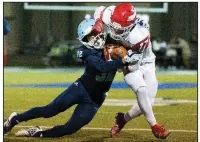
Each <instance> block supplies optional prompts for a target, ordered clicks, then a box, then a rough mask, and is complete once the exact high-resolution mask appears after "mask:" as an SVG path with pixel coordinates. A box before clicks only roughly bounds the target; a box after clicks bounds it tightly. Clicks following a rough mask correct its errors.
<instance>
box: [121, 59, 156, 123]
mask: <svg viewBox="0 0 200 142" xmlns="http://www.w3.org/2000/svg"><path fill="white" fill-rule="evenodd" d="M141 70H142V73H143V76H144V81H145V84H146V87H147V92H148V97H149V99H150V101H151V105H153V104H154V100H155V96H156V93H157V88H158V81H157V78H156V74H155V63H151V64H145V65H143V66H141ZM141 114H142V111H141V110H140V107H139V106H138V104H135V105H133V107H132V108H131V109H130V110H129V111H128V112H127V113H126V114H125V116H124V117H125V120H126V122H128V121H130V120H132V119H134V118H136V117H138V116H140V115H141Z"/></svg>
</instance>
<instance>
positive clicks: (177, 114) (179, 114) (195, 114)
mask: <svg viewBox="0 0 200 142" xmlns="http://www.w3.org/2000/svg"><path fill="white" fill-rule="evenodd" d="M27 110H28V109H15V110H12V111H11V112H25V111H27ZM68 112H70V113H72V112H73V111H68ZM115 113H116V112H97V114H115ZM154 114H155V115H169V116H182V115H192V116H197V113H186V114H185V113H170V114H169V113H157V112H154Z"/></svg>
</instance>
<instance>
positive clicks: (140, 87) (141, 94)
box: [111, 70, 156, 136]
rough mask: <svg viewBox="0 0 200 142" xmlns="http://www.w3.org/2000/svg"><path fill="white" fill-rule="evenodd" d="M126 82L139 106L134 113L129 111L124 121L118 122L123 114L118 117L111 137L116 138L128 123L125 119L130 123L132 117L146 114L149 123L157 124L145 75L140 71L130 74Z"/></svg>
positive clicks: (134, 109)
mask: <svg viewBox="0 0 200 142" xmlns="http://www.w3.org/2000/svg"><path fill="white" fill-rule="evenodd" d="M125 81H126V83H127V84H128V85H129V86H130V87H131V89H132V90H133V91H134V92H135V93H136V96H137V101H138V106H137V105H136V107H134V108H133V111H132V110H131V111H129V112H128V113H127V114H126V115H125V117H124V120H123V121H122V120H121V121H120V120H118V119H123V117H122V116H123V114H122V113H119V114H118V115H117V116H116V125H115V126H113V128H112V129H111V136H115V135H116V134H117V133H119V132H120V130H121V129H122V128H123V126H124V125H125V123H126V122H125V119H127V118H128V121H130V120H131V119H132V117H137V116H139V115H141V114H142V113H144V115H145V117H146V119H147V121H148V123H149V124H150V125H151V126H153V125H155V124H156V119H155V116H154V114H153V110H152V106H151V101H150V100H149V97H148V92H147V87H146V83H145V81H144V78H143V73H142V72H141V71H140V70H137V71H135V72H131V73H128V74H127V75H126V76H125ZM130 112H131V113H130ZM129 113H130V114H129ZM127 116H129V117H127ZM117 121H118V122H117ZM119 122H120V123H119ZM116 126H117V127H116Z"/></svg>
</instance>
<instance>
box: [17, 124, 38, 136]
mask: <svg viewBox="0 0 200 142" xmlns="http://www.w3.org/2000/svg"><path fill="white" fill-rule="evenodd" d="M40 131H42V129H41V128H40V127H39V126H34V127H31V128H29V129H27V130H25V129H22V130H19V131H18V132H17V133H15V135H16V136H18V137H23V136H26V137H34V136H35V135H36V134H37V133H38V132H40ZM41 137H42V136H41Z"/></svg>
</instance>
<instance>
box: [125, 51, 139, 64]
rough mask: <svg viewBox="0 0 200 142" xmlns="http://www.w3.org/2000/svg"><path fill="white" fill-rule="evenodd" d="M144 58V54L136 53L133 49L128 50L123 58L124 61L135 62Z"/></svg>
mask: <svg viewBox="0 0 200 142" xmlns="http://www.w3.org/2000/svg"><path fill="white" fill-rule="evenodd" d="M140 59H142V54H138V53H134V52H133V51H132V50H128V53H127V55H126V56H124V57H123V58H122V62H123V63H124V64H125V63H129V64H131V63H134V62H137V61H139V60H140Z"/></svg>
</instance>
